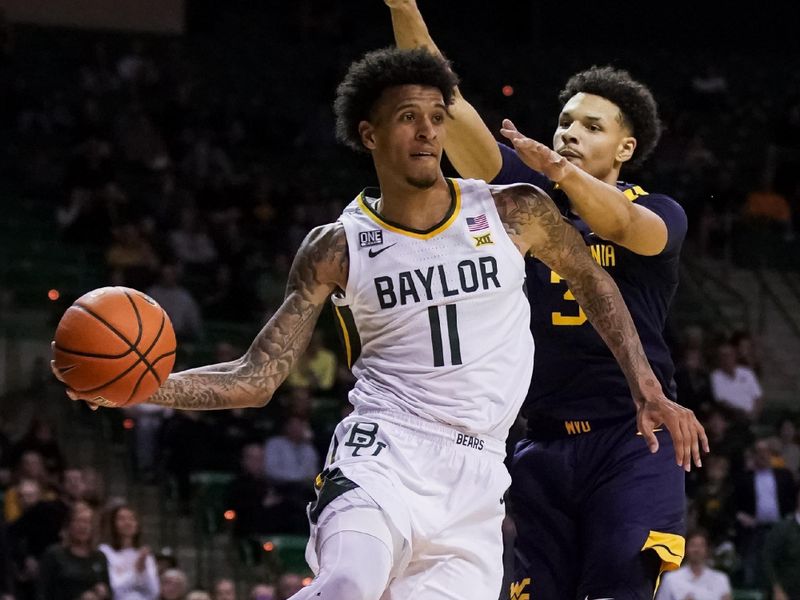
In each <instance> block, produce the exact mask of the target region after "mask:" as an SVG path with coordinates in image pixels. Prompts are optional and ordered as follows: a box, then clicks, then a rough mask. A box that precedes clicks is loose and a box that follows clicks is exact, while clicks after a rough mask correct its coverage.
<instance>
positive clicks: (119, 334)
mask: <svg viewBox="0 0 800 600" xmlns="http://www.w3.org/2000/svg"><path fill="white" fill-rule="evenodd" d="M75 306H77V307H78V308H80V309H81V310H83V311H86V313H88V314H90V315H91V316H93V317H94V318H95V319H97V320H98V321H100V322H101V323H102V324H103V325H105V326H106V327H108V328H109V329H110V330H111V331H112V332H113V333H115V334H116V335H117V336H118V337H119V339H121V340H122V341H123V342H125V343H126V344H128V345H129V346H130V352H133V353H134V354H135V355H136V356H138V357H139V360H137V361H136V362H135V363H133V365H131V368H133V367H135V366H136V365H138V364H139V363H140V362H144V364H145V365H146V366H147V368H148V369H152V367H151V366H150V363H149V362H147V361H143V359H144V356H142V353H141V352H139V349H138V348H137V347H136V344H138V343H139V341H140V340H141V339H142V322H141V320H140V319H139V314H138V313H136V317H137V320H138V322H139V335H138V336H137V338H136V342H134V343H133V344H131V342H130V341H129V340H128V338H126V337H125V336H124V335H123V334H122V332H121V331H118V330H117V328H116V327H114V326H113V325H112V324H111V323H109V322H108V321H106V320H105V319H104V318H103V317H101V316H100V315H98V314H97V313H95V312H94V311H92V310H91V309H89V308H86V307H85V306H83V305H82V304H77V303H75ZM129 370H130V369H129ZM126 372H127V371H126ZM116 380H117V379H114V380H112V381H109V382H108V384H110V383H113V382H114V381H116ZM108 384H106V385H108ZM101 387H102V386H101ZM94 389H100V388H94ZM86 391H91V390H86Z"/></svg>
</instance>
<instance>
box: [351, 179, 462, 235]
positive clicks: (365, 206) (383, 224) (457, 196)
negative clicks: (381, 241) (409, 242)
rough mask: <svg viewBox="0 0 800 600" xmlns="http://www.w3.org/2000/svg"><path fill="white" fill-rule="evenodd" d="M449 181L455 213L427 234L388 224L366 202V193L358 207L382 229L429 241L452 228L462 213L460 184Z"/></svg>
mask: <svg viewBox="0 0 800 600" xmlns="http://www.w3.org/2000/svg"><path fill="white" fill-rule="evenodd" d="M448 181H449V182H450V183H452V185H453V191H454V193H455V206H454V207H453V213H452V214H451V215H450V216H449V217H448V218H447V220H446V221H444V222H443V223H441V224H440V225H438V226H437V227H436V228H435V229H432V230H431V231H427V232H425V233H421V232H418V231H413V230H410V229H406V228H405V227H399V226H397V225H392V224H391V223H387V222H386V221H384V220H383V218H382V217H381V216H380V215H379V214H378V213H377V212H375V210H374V209H373V208H372V207H371V206H370V205H369V204H367V202H366V201H365V200H364V192H361V193H360V194H359V195H358V205H359V207H361V210H362V212H363V213H364V214H365V215H367V216H368V217H369V218H370V219H372V220H373V221H375V222H376V223H377V224H378V225H380V226H381V227H383V228H385V229H388V230H389V231H394V232H395V233H401V234H403V235H407V236H409V237H413V238H416V239H418V240H429V239H431V238H432V237H434V236H436V235H438V234H440V233H442V232H443V231H444V230H445V229H447V228H448V227H450V225H452V224H453V221H455V220H456V218H457V217H458V214H459V213H460V212H461V188H460V187H459V186H458V182H457V181H455V180H454V179H449V178H448Z"/></svg>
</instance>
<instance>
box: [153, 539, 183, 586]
mask: <svg viewBox="0 0 800 600" xmlns="http://www.w3.org/2000/svg"><path fill="white" fill-rule="evenodd" d="M155 558H156V570H157V571H158V578H159V581H160V580H161V576H162V575H163V574H164V573H166V572H167V571H169V570H170V569H177V568H178V559H176V558H175V553H174V552H173V551H172V548H170V547H169V546H164V547H163V548H161V550H159V551H158V552H156V557H155Z"/></svg>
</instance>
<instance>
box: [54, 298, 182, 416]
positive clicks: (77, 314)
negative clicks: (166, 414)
mask: <svg viewBox="0 0 800 600" xmlns="http://www.w3.org/2000/svg"><path fill="white" fill-rule="evenodd" d="M52 348H53V360H51V361H50V366H51V369H52V371H53V374H54V375H55V376H56V377H57V378H58V379H59V380H60V381H62V382H63V383H64V384H65V385H66V386H67V395H68V396H69V397H70V398H72V399H73V400H86V402H88V403H89V405H90V406H92V408H96V407H97V406H108V407H122V406H131V405H133V404H139V403H141V402H145V401H146V400H147V399H148V398H149V397H150V396H152V395H153V394H154V393H155V392H156V391H157V390H158V388H159V387H160V386H161V384H162V383H163V382H164V381H165V380H166V379H167V377H168V376H169V374H170V373H171V372H172V367H173V366H174V364H175V351H176V341H175V332H174V331H173V329H172V322H171V321H170V320H169V317H168V316H167V313H166V312H164V309H162V308H161V307H160V306H159V305H158V304H157V303H156V302H155V301H154V300H153V299H152V298H150V297H149V296H147V295H145V294H143V293H142V292H139V291H137V290H133V289H130V288H125V287H104V288H99V289H96V290H93V291H91V292H89V293H87V294H84V295H83V296H81V297H80V298H78V299H77V300H76V301H75V303H74V304H73V305H72V306H70V307H69V308H68V309H67V311H66V312H65V313H64V316H63V317H61V321H60V322H59V323H58V327H57V329H56V335H55V340H53V343H52Z"/></svg>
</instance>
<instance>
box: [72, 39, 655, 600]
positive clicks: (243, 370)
mask: <svg viewBox="0 0 800 600" xmlns="http://www.w3.org/2000/svg"><path fill="white" fill-rule="evenodd" d="M456 83H457V82H456V77H455V75H453V74H452V71H451V70H450V68H449V65H448V64H447V62H446V61H445V60H444V59H442V58H439V57H435V56H433V55H432V54H430V53H428V52H427V51H425V50H410V51H409V50H397V49H387V50H379V51H376V52H372V53H369V54H367V55H366V56H365V57H364V58H363V59H362V60H360V61H358V62H356V63H354V64H353V65H351V67H350V70H349V72H348V74H347V76H346V77H345V79H344V81H343V82H342V84H341V85H340V86H339V88H338V90H337V99H336V104H335V110H336V115H337V134H338V135H339V138H340V139H341V140H343V141H344V142H346V143H347V144H348V145H350V146H352V147H354V148H356V149H360V150H366V151H368V152H370V153H371V154H372V157H373V160H374V163H375V169H376V172H377V176H378V181H379V183H380V190H376V191H374V192H371V191H368V190H367V191H365V192H363V193H362V194H360V195H359V196H358V198H357V199H356V200H354V201H353V202H352V203H351V204H350V205H349V206H348V207H347V208H346V209H345V211H344V212H343V214H342V216H341V218H340V219H339V220H338V221H337V222H336V223H332V224H329V225H324V226H321V227H318V228H316V229H314V230H313V231H312V232H311V233H310V234H309V236H308V237H307V238H306V240H305V241H304V242H303V244H302V246H301V248H300V249H299V250H298V253H297V256H296V257H295V260H294V264H293V265H292V269H291V273H290V275H289V283H288V288H287V293H286V298H285V300H284V302H283V304H282V306H281V307H280V308H279V309H278V311H277V312H276V314H275V315H274V316H273V317H272V319H270V321H269V323H267V325H266V326H265V327H264V329H263V330H262V331H261V332H260V333H259V334H258V336H257V337H256V339H255V340H254V342H253V344H252V345H251V347H250V349H249V350H248V351H247V353H246V354H245V355H244V356H243V357H242V358H240V359H239V360H236V361H233V362H230V363H224V364H218V365H211V366H206V367H200V368H197V369H192V370H189V371H184V372H181V373H174V374H172V375H171V376H170V377H169V379H168V380H167V381H166V382H165V384H164V385H163V386H162V388H161V389H160V390H159V391H158V392H157V393H156V394H155V395H154V396H153V397H152V398H151V399H150V401H151V402H154V403H157V404H161V405H165V406H169V407H172V408H180V409H191V410H197V409H220V408H232V407H252V406H263V405H264V404H266V403H267V402H268V401H269V399H270V398H271V396H272V394H273V393H274V391H275V390H276V389H277V387H278V386H279V385H280V384H281V382H282V381H283V380H284V379H285V378H286V376H287V375H288V374H289V372H290V370H291V369H292V366H293V365H294V363H295V361H296V360H297V358H298V357H299V356H300V355H301V354H302V352H303V350H304V349H305V348H306V346H307V344H308V341H309V339H310V337H311V334H312V332H313V330H314V326H315V323H316V321H317V318H318V316H319V314H320V311H321V310H322V307H323V306H324V305H325V303H326V301H327V299H328V298H329V297H330V296H331V295H333V299H334V304H335V305H336V313H337V316H338V318H339V319H340V320H341V322H342V323H343V325H344V326H345V331H346V335H345V341H346V348H347V352H348V358H349V360H350V362H351V364H352V367H353V372H354V373H355V375H356V376H357V378H358V381H357V383H356V385H355V388H354V389H353V390H352V392H351V394H350V400H351V402H352V403H353V404H354V405H355V410H354V412H353V414H352V415H350V416H348V417H346V418H345V419H344V420H343V421H342V422H341V423H340V424H339V425H338V427H337V428H336V431H335V433H334V437H333V440H332V442H331V447H330V452H329V454H328V457H327V461H326V466H325V470H324V471H323V473H322V474H321V475H320V476H319V477H318V478H317V482H316V483H317V490H318V495H317V500H316V502H315V503H313V504H312V506H310V507H309V517H310V520H311V523H312V535H311V539H310V541H309V547H308V552H307V557H308V560H309V563H310V564H311V566H312V568H313V569H314V571H315V572H316V573H317V577H316V578H315V579H314V581H313V582H312V583H311V584H310V585H309V586H308V587H306V588H305V589H303V590H302V591H300V592H298V593H297V594H296V595H295V596H293V599H295V600H307V599H317V598H318V599H320V600H378V599H390V600H401V599H402V600H408V599H411V598H413V599H414V600H434V599H436V600H441V599H453V600H456V599H458V600H488V599H491V598H496V597H497V595H498V593H499V589H500V585H501V578H502V564H501V555H502V541H501V532H500V525H501V521H502V519H503V515H504V507H503V505H502V500H501V498H502V496H503V492H504V491H505V490H506V488H507V486H508V485H509V476H508V473H507V471H506V469H505V467H504V465H503V458H504V440H505V438H506V435H507V433H508V429H509V427H510V425H511V423H512V422H513V420H514V419H515V417H516V414H517V412H518V410H519V408H520V405H521V403H522V400H523V398H524V396H525V393H526V391H527V388H528V383H529V378H530V375H531V371H532V364H533V354H534V348H533V340H532V339H531V335H530V330H529V308H528V302H527V300H526V298H525V295H524V275H525V268H524V262H523V256H524V255H525V254H526V253H528V252H532V253H534V254H535V255H536V256H537V257H539V258H540V259H541V260H542V261H544V262H545V263H546V264H547V265H549V266H550V267H551V268H552V269H553V270H555V271H557V272H558V273H559V274H561V275H562V276H563V277H564V278H565V279H567V280H568V281H569V282H570V289H571V290H572V291H573V293H574V295H575V297H576V299H577V300H578V302H580V304H581V306H582V307H583V308H584V310H585V312H586V314H587V315H588V317H589V319H590V320H592V323H593V324H594V326H595V327H596V328H597V330H598V331H599V332H600V334H601V335H602V336H603V337H604V339H605V340H606V341H607V343H608V344H609V346H610V347H611V349H612V350H613V351H614V353H615V355H616V356H617V358H618V360H619V361H620V364H621V366H622V368H623V370H624V372H625V373H626V375H627V377H628V380H629V382H630V385H631V389H632V390H633V393H634V394H636V395H637V396H638V397H639V398H641V399H642V400H643V401H648V400H649V401H658V400H659V399H660V398H662V397H663V396H662V393H661V388H660V387H659V385H658V383H657V381H656V378H655V376H654V375H653V373H652V371H651V370H650V367H649V365H648V364H647V361H646V359H645V357H644V353H643V351H642V347H641V345H640V343H639V339H638V337H637V335H636V332H635V330H634V326H633V323H632V321H631V318H630V315H629V313H628V311H627V309H626V308H625V304H624V302H623V301H622V298H621V297H620V295H619V292H618V290H617V288H616V286H615V285H614V283H613V281H612V280H611V278H610V277H609V276H608V275H607V274H606V272H605V271H604V270H603V269H602V268H600V267H599V266H598V264H597V263H596V262H595V261H594V260H593V259H592V258H591V256H590V254H589V252H588V250H587V248H586V246H585V244H584V243H583V240H582V238H581V237H580V236H579V234H578V233H577V231H576V230H574V229H573V228H572V227H571V226H569V225H568V224H567V223H566V222H565V221H564V220H563V219H562V218H561V215H560V214H559V212H558V210H557V208H556V207H555V205H554V204H553V203H552V201H551V200H550V198H549V197H548V196H547V195H546V194H544V193H543V192H542V191H540V190H539V189H537V188H535V187H533V186H529V185H517V186H508V187H500V188H490V187H489V186H488V185H487V184H485V183H484V182H482V181H475V180H466V181H465V180H448V179H445V178H444V176H443V175H442V172H441V169H440V159H441V155H442V145H443V138H444V136H445V127H444V122H445V118H446V115H447V110H448V105H449V104H450V103H451V102H452V100H453V90H454V87H455V85H456ZM68 393H69V394H70V397H73V398H77V395H76V394H75V392H74V391H72V390H70V391H69V392H68ZM89 401H90V402H91V403H94V404H95V405H108V402H107V401H106V400H104V399H102V398H92V399H89Z"/></svg>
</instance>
